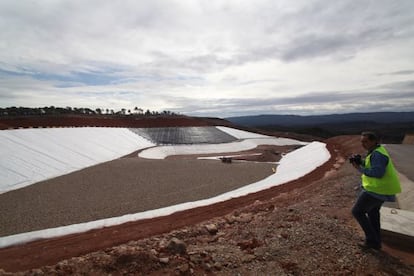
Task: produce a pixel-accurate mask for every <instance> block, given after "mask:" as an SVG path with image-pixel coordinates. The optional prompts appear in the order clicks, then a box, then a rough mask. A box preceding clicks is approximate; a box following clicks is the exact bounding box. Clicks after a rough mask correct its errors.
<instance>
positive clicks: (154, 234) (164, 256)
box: [0, 137, 414, 275]
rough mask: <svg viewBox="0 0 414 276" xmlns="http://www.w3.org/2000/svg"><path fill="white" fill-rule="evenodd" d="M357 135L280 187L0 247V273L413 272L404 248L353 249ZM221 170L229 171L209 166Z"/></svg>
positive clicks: (337, 142)
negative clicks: (177, 248)
mask: <svg viewBox="0 0 414 276" xmlns="http://www.w3.org/2000/svg"><path fill="white" fill-rule="evenodd" d="M358 139H359V137H338V138H335V139H331V140H330V141H328V148H329V150H330V152H331V154H332V158H331V159H330V160H329V162H327V163H326V164H324V165H323V166H321V167H319V168H317V169H316V170H315V171H313V172H312V173H310V174H308V175H306V176H304V177H302V178H300V179H298V180H296V181H292V182H290V183H287V184H285V185H281V186H278V187H274V188H272V189H268V190H265V191H262V192H259V193H255V194H251V195H248V196H245V197H241V198H236V199H232V200H229V201H226V202H222V203H218V204H214V205H211V206H206V207H201V208H195V209H192V210H188V211H183V212H179V213H175V214H173V215H171V216H166V217H160V218H156V219H151V220H143V221H137V222H132V223H126V224H123V225H119V226H114V227H108V228H103V229H99V230H93V231H89V232H87V233H83V234H77V235H69V236H65V237H60V238H55V239H49V240H40V241H35V242H32V243H28V244H24V245H20V246H14V247H10V248H5V249H1V250H0V268H2V269H4V270H3V271H2V270H1V269H0V275H2V274H4V275H8V274H7V273H6V272H5V271H12V272H13V271H14V272H16V271H25V270H27V269H33V270H27V271H25V272H22V273H21V275H32V274H38V275H42V274H46V275H49V274H52V275H82V274H90V273H92V274H94V275H102V274H112V275H214V274H216V275H237V274H239V275H271V274H277V275H309V274H311V273H316V274H319V275H329V274H332V273H337V274H341V275H413V274H414V267H413V266H409V265H408V264H409V263H410V261H411V262H412V261H413V254H412V252H411V253H407V252H406V253H405V255H403V254H400V253H401V252H399V251H398V248H394V247H392V246H391V245H388V244H387V243H386V244H385V245H384V251H382V252H363V251H361V250H360V249H359V248H358V247H357V245H356V244H357V242H358V241H361V231H360V229H359V228H358V226H357V225H356V223H355V221H354V220H353V219H352V217H351V214H350V208H351V206H352V203H353V200H354V199H355V195H356V190H355V186H357V185H358V184H357V182H358V179H359V176H358V174H356V173H355V171H354V170H353V169H352V168H351V166H350V165H349V164H347V163H346V159H345V158H346V156H348V155H349V153H350V152H355V149H358V146H359V143H358V142H357V141H358ZM129 161H130V160H127V161H125V160H121V162H126V163H125V164H128V162H129ZM170 161H174V162H176V161H177V160H170ZM170 161H168V162H170ZM188 161H189V160H182V161H181V162H188ZM125 164H124V165H125ZM203 164H204V163H203ZM249 164H250V163H249ZM251 164H253V163H251ZM222 165H223V166H224V165H226V166H227V165H230V166H233V164H217V163H215V165H214V166H222ZM234 165H236V164H234ZM262 165H263V164H261V166H262ZM266 166H267V167H266ZM225 168H226V170H228V168H230V167H225ZM164 169H165V167H164ZM215 169H216V168H215ZM267 169H268V165H265V169H264V170H265V171H266V170H267ZM254 170H255V171H256V170H258V168H255V169H254ZM191 174H194V173H193V172H191ZM112 176H113V177H116V176H118V177H119V175H112ZM80 181H81V179H78V182H80ZM52 202H55V201H52ZM121 202H122V201H121ZM118 205H120V204H117V205H116V206H118ZM121 205H122V204H121ZM113 207H115V205H114V206H113ZM214 229H215V230H214ZM176 239H179V240H180V241H182V242H183V244H185V245H182V246H183V248H184V249H185V250H182V252H180V254H177V252H171V250H170V251H169V248H170V247H169V245H167V244H169V242H170V243H171V240H176ZM170 249H171V248H170ZM91 252H92V253H91ZM403 253H404V252H403ZM395 256H397V258H395ZM401 260H402V261H401Z"/></svg>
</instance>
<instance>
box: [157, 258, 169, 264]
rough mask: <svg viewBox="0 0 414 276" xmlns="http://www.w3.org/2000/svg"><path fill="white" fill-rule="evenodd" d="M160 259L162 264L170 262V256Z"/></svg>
mask: <svg viewBox="0 0 414 276" xmlns="http://www.w3.org/2000/svg"><path fill="white" fill-rule="evenodd" d="M158 261H159V262H160V263H162V264H168V263H169V262H170V258H168V257H164V258H159V259H158Z"/></svg>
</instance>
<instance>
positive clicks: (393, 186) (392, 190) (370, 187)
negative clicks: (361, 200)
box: [362, 146, 401, 195]
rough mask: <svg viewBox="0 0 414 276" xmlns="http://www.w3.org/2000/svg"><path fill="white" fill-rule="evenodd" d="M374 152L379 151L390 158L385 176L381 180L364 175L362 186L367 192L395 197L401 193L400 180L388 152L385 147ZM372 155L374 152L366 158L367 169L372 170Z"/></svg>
mask: <svg viewBox="0 0 414 276" xmlns="http://www.w3.org/2000/svg"><path fill="white" fill-rule="evenodd" d="M374 151H378V152H379V153H381V154H382V155H385V156H387V157H388V164H387V167H386V169H385V174H384V176H383V177H381V178H376V177H370V176H366V175H365V174H362V186H363V187H364V189H365V190H366V191H369V192H373V193H376V194H380V195H395V194H398V193H401V186H400V180H399V178H398V174H397V171H396V169H395V167H394V164H393V163H392V161H391V158H390V155H389V154H388V152H387V150H386V149H385V148H384V147H383V146H379V147H377V148H376V149H375V150H374ZM371 154H372V152H371V153H370V154H369V155H368V156H367V157H366V158H365V168H371Z"/></svg>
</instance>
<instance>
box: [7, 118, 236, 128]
mask: <svg viewBox="0 0 414 276" xmlns="http://www.w3.org/2000/svg"><path fill="white" fill-rule="evenodd" d="M229 124H230V123H229V122H227V121H225V120H221V119H218V118H195V117H187V116H164V117H163V116H150V117H148V116H133V115H131V116H115V115H113V116H107V115H101V116H96V115H84V116H80V115H78V116H76V115H59V116H58V115H56V116H53V115H45V116H24V117H5V118H0V129H9V128H42V127H87V126H89V127H129V128H140V127H144V128H148V127H185V126H214V125H229Z"/></svg>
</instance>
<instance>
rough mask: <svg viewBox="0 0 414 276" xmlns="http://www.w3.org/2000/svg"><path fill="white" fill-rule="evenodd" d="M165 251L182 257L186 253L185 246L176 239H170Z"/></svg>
mask: <svg viewBox="0 0 414 276" xmlns="http://www.w3.org/2000/svg"><path fill="white" fill-rule="evenodd" d="M167 249H168V251H169V252H170V253H172V254H180V255H184V254H186V253H187V245H186V244H185V243H184V242H183V241H182V240H179V239H177V238H172V239H171V240H170V241H169V242H168V245H167Z"/></svg>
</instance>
